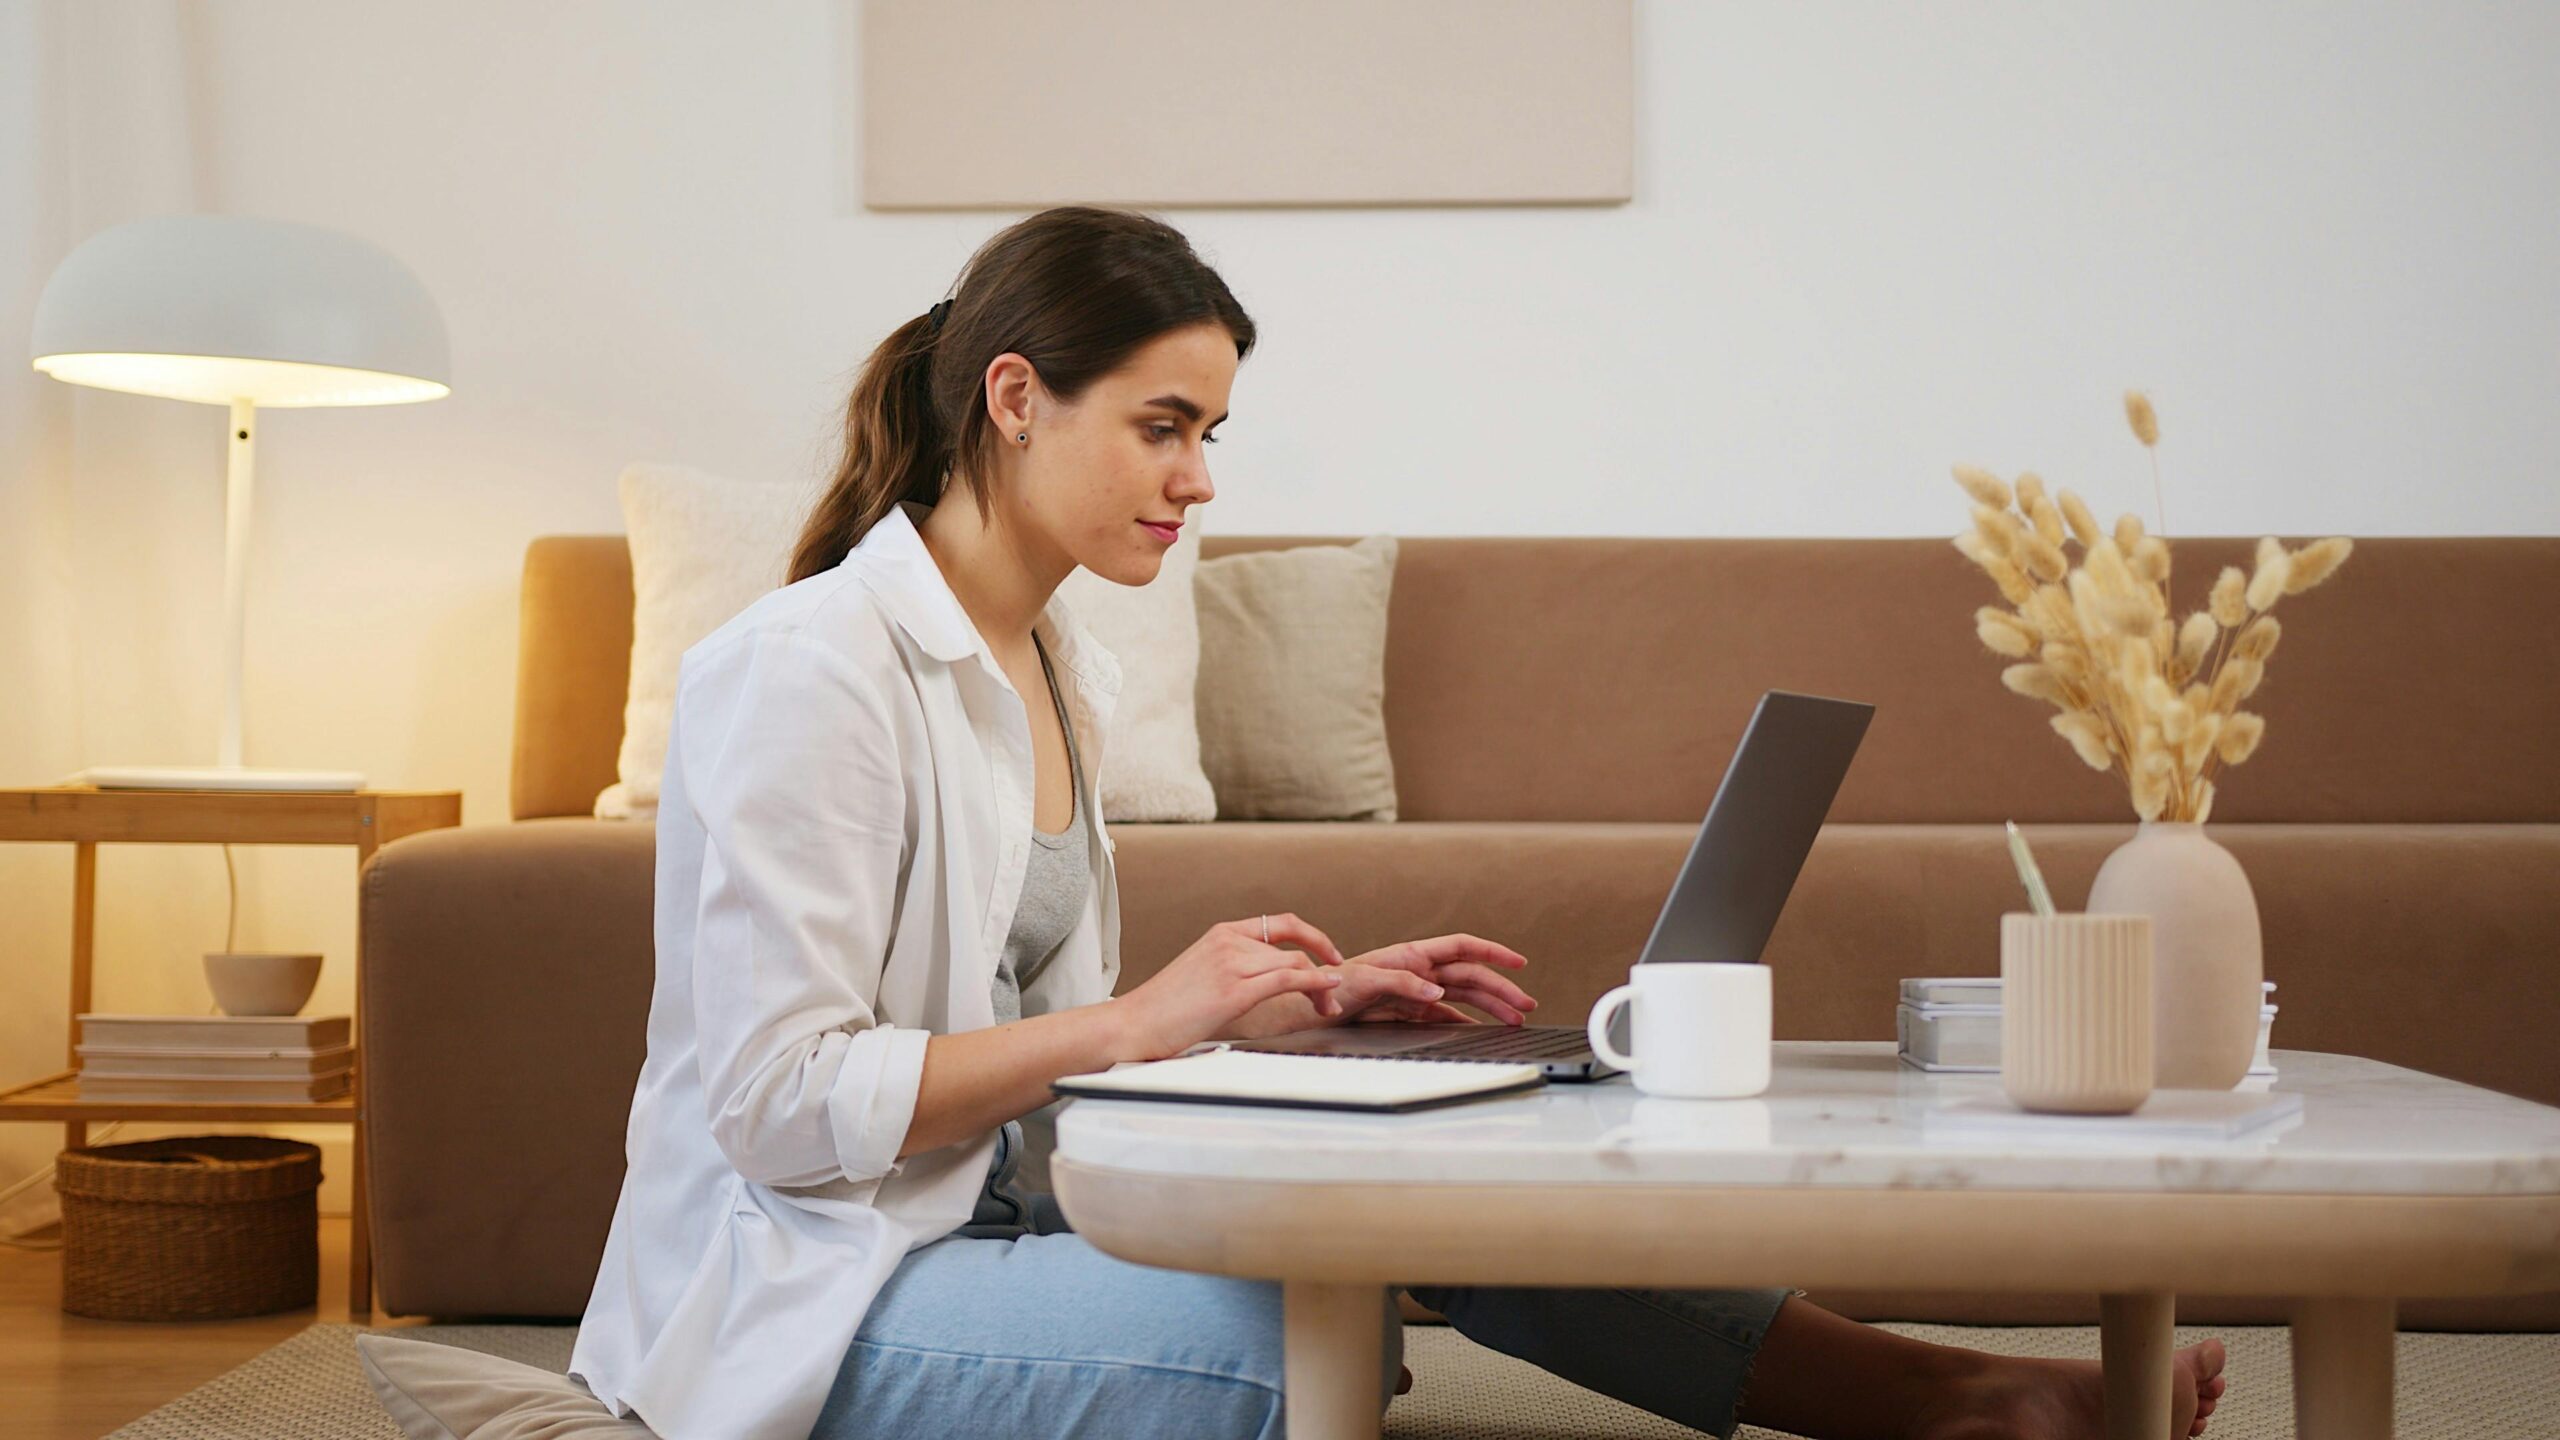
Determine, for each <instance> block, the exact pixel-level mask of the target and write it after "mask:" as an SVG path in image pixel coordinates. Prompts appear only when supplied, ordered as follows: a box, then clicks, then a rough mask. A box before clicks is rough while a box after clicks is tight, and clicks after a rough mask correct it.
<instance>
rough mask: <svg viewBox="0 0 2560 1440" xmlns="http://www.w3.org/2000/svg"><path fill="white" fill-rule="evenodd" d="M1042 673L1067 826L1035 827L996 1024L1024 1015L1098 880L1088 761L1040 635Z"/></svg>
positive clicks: (1002, 964) (999, 969) (1002, 970)
mask: <svg viewBox="0 0 2560 1440" xmlns="http://www.w3.org/2000/svg"><path fill="white" fill-rule="evenodd" d="M1031 643H1032V646H1033V647H1034V648H1035V649H1038V650H1039V652H1040V673H1041V675H1042V676H1043V677H1044V678H1045V679H1046V680H1047V681H1048V685H1049V701H1050V703H1051V704H1052V705H1054V706H1055V707H1056V708H1057V711H1058V728H1059V729H1060V730H1062V731H1064V732H1065V734H1066V737H1067V773H1068V787H1067V794H1068V805H1069V807H1070V808H1069V812H1068V820H1067V828H1066V829H1065V830H1062V831H1060V832H1059V833H1057V834H1055V835H1052V834H1050V833H1048V832H1047V831H1045V830H1042V829H1040V828H1039V827H1038V826H1036V825H1035V826H1033V827H1032V830H1031V858H1030V861H1029V862H1028V863H1027V864H1026V865H1025V866H1024V868H1023V872H1022V901H1021V904H1020V905H1019V906H1018V907H1017V908H1016V909H1015V910H1014V912H1013V929H1012V931H1011V933H1009V934H1007V935H1006V936H1005V938H1004V954H1003V955H1002V956H1001V957H1000V958H999V959H998V960H997V961H996V978H995V986H994V991H993V998H994V1001H995V1011H996V1023H997V1024H999V1025H1002V1024H1005V1023H1006V1022H1008V1021H1013V1020H1019V1019H1021V1018H1022V987H1023V986H1025V985H1028V984H1030V983H1032V982H1033V981H1035V980H1037V979H1039V978H1040V975H1041V972H1042V971H1044V970H1047V969H1048V968H1049V962H1050V961H1052V960H1055V959H1056V958H1057V957H1058V950H1059V948H1060V947H1061V946H1062V945H1064V944H1065V942H1066V938H1067V932H1068V931H1070V930H1073V929H1075V928H1076V920H1077V919H1078V918H1079V917H1080V916H1082V915H1083V914H1084V902H1085V893H1086V891H1087V890H1089V889H1090V888H1091V887H1092V884H1093V863H1092V860H1091V858H1090V854H1089V851H1088V849H1087V846H1088V840H1087V835H1088V833H1089V829H1090V827H1089V825H1088V823H1087V822H1088V819H1089V817H1088V816H1086V814H1085V806H1084V804H1083V799H1082V797H1083V794H1084V761H1083V759H1082V758H1081V757H1080V756H1078V755H1077V753H1076V727H1075V726H1074V725H1073V724H1071V723H1069V721H1068V720H1067V702H1066V698H1065V697H1064V696H1062V695H1060V694H1059V693H1058V677H1057V673H1056V672H1055V671H1053V670H1051V669H1050V668H1049V652H1048V650H1047V648H1046V647H1043V646H1041V645H1040V640H1039V637H1038V636H1036V635H1035V636H1033V637H1032V641H1031Z"/></svg>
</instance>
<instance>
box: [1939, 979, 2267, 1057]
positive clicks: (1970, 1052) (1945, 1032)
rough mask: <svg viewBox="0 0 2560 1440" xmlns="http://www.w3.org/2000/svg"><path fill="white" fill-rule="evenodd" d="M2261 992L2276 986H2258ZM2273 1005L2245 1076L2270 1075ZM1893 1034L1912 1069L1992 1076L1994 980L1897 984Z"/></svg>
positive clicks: (2261, 1020)
mask: <svg viewBox="0 0 2560 1440" xmlns="http://www.w3.org/2000/svg"><path fill="white" fill-rule="evenodd" d="M2263 988H2264V990H2266V991H2273V990H2274V989H2275V988H2276V986H2275V982H2274V981H2272V980H2269V981H2266V982H2264V986H2263ZM2275 1020H2276V1007H2275V1005H2274V1004H2273V1003H2271V1002H2270V1003H2265V1004H2261V1005H2260V1006H2259V1007H2258V1048H2257V1053H2256V1055H2255V1056H2254V1057H2253V1058H2252V1059H2251V1060H2250V1062H2249V1071H2248V1073H2250V1074H2252V1075H2273V1074H2274V1073H2276V1067H2275V1062H2274V1061H2273V1060H2272V1059H2270V1058H2269V1056H2268V1054H2267V1045H2268V1042H2269V1040H2270V1039H2272V1038H2273V1033H2274V1027H2275ZM1893 1035H1894V1039H1895V1040H1896V1041H1897V1042H1898V1047H1897V1053H1899V1054H1900V1056H1901V1057H1902V1062H1903V1063H1904V1064H1906V1065H1909V1066H1911V1067H1912V1068H1913V1069H1915V1070H1929V1071H1955V1072H1960V1073H1962V1072H1974V1073H1982V1072H1988V1073H1997V1072H1998V1071H1999V1069H2000V979H1999V977H1998V976H1996V975H1995V976H1955V977H1932V978H1924V979H1910V980H1904V981H1903V982H1902V999H1901V1001H1900V1002H1899V1003H1898V1004H1896V1005H1895V1006H1894V1007H1893Z"/></svg>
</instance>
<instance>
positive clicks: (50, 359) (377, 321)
mask: <svg viewBox="0 0 2560 1440" xmlns="http://www.w3.org/2000/svg"><path fill="white" fill-rule="evenodd" d="M30 348H31V351H32V356H33V359H34V361H35V367H36V368H37V369H38V370H41V371H43V372H45V373H46V374H48V375H51V376H53V377H54V378H55V379H57V380H65V381H69V382H70V383H72V384H74V385H93V386H97V387H99V388H101V389H106V390H123V391H128V392H131V393H133V394H136V395H159V396H165V397H167V398H169V399H172V400H198V401H203V402H205V403H207V404H215V405H221V404H229V403H231V402H233V401H237V400H248V401H252V402H254V403H256V404H257V405H259V406H262V407H294V406H310V405H399V404H405V403H409V402H413V401H418V400H435V399H440V398H442V397H443V396H444V395H446V394H448V393H450V391H451V388H452V387H451V385H450V383H449V379H450V366H449V360H448V356H447V346H446V343H445V331H444V317H443V315H442V314H440V313H439V312H438V311H437V309H436V303H435V300H434V298H433V297H431V296H430V295H428V293H427V288H426V286H424V285H423V284H420V283H419V281H418V277H417V276H416V275H414V274H412V273H410V270H409V267H408V266H406V265H403V264H401V263H400V262H399V261H398V260H395V259H393V258H392V257H391V256H390V255H388V254H386V253H384V252H383V251H382V250H380V249H378V248H376V247H375V246H373V245H371V244H369V243H367V242H365V241H363V240H359V239H357V238H355V237H354V236H352V235H344V234H340V233H339V232H337V231H335V230H327V229H323V228H321V227H319V226H316V225H301V224H296V223H293V222H290V221H283V220H263V219H255V218H251V217H248V216H237V215H167V216H160V217H157V218H153V219H148V220H131V221H127V222H126V223H124V224H122V225H117V226H114V227H112V228H110V229H106V230H101V231H99V232H98V233H97V234H95V235H92V236H90V237H89V238H88V239H87V240H86V241H84V242H82V243H81V245H80V247H79V248H78V249H76V250H74V251H72V252H71V253H70V254H69V255H68V256H66V257H64V259H63V261H62V263H61V264H60V265H58V266H56V267H55V268H54V272H53V277H52V278H51V279H50V280H48V281H46V282H45V287H44V294H43V295H42V296H40V297H39V298H38V299H37V301H36V313H35V328H34V335H33V344H32V345H31V347H30Z"/></svg>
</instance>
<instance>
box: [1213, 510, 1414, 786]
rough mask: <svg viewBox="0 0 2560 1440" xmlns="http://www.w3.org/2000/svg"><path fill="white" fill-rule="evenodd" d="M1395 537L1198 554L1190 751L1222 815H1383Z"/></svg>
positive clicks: (1389, 769)
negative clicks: (1196, 752)
mask: <svg viewBox="0 0 2560 1440" xmlns="http://www.w3.org/2000/svg"><path fill="white" fill-rule="evenodd" d="M1395 571H1396V540H1395V537H1394V536H1392V535H1372V536H1369V537H1368V538H1366V539H1363V540H1361V541H1359V542H1358V543H1357V544H1352V545H1302V546H1297V547H1295V548H1292V549H1286V550H1262V551H1254V552H1251V553H1247V554H1242V555H1221V556H1219V557H1218V558H1216V559H1214V560H1203V561H1201V562H1200V567H1199V571H1198V573H1197V574H1196V576H1195V577H1194V579H1193V585H1192V589H1193V594H1194V597H1195V598H1196V600H1197V602H1198V606H1199V615H1200V680H1199V695H1198V700H1197V708H1198V713H1199V723H1200V761H1201V766H1202V768H1203V769H1205V770H1206V771H1207V772H1208V775H1209V783H1210V785H1211V787H1212V788H1213V789H1214V790H1215V791H1216V792H1217V797H1218V816H1219V818H1220V819H1230V820H1393V819H1394V818H1396V777H1395V767H1394V765H1393V764H1392V763H1391V762H1390V760H1389V758H1388V755H1387V719H1386V693H1387V597H1388V593H1389V591H1391V590H1392V589H1393V588H1394V585H1395Z"/></svg>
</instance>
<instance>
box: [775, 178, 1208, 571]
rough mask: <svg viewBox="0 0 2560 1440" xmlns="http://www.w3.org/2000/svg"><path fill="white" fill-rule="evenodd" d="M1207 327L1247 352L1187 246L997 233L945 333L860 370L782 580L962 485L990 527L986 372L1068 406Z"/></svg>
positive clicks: (1103, 230)
mask: <svg viewBox="0 0 2560 1440" xmlns="http://www.w3.org/2000/svg"><path fill="white" fill-rule="evenodd" d="M1202 321H1214V322H1216V323H1218V324H1220V325H1223V326H1225V327H1226V329H1227V333H1228V334H1230V335H1232V336H1234V337H1235V342H1236V358H1237V359H1238V360H1242V359H1243V358H1244V357H1245V356H1246V355H1247V354H1249V353H1251V352H1252V350H1253V339H1254V326H1253V321H1252V319H1251V317H1249V316H1247V315H1246V314H1245V312H1244V307H1243V306H1241V305H1238V304H1237V303H1236V298H1235V296H1234V295H1232V294H1230V293H1228V290H1227V286H1226V282H1225V281H1223V280H1220V279H1219V278H1218V272H1216V271H1215V270H1212V269H1210V268H1209V266H1208V265H1207V264H1206V263H1205V262H1203V261H1202V260H1201V259H1200V257H1199V256H1198V255H1197V254H1196V253H1194V252H1193V250H1192V248H1191V242H1190V241H1189V240H1187V239H1185V238H1183V235H1182V232H1181V231H1179V230H1176V229H1174V228H1173V227H1172V226H1170V225H1167V224H1165V223H1164V222H1163V221H1161V220H1157V219H1155V218H1153V217H1151V216H1147V215H1141V214H1138V213H1136V212H1134V211H1126V210H1110V209H1101V208H1097V207H1093V206H1086V205H1063V206H1058V207H1056V208H1054V209H1049V210H1043V211H1041V212H1040V213H1039V214H1037V215H1034V216H1031V217H1030V218H1029V219H1026V220H1022V221H1019V222H1017V223H1016V224H1014V225H1012V226H1010V227H1008V228H1006V229H1004V230H1002V231H1000V232H998V233H997V234H996V235H995V236H994V237H993V238H991V239H989V240H988V241H987V242H986V243H985V244H983V245H981V246H979V247H978V250H977V253H976V254H974V255H971V256H970V257H969V261H968V263H967V264H966V265H965V266H963V267H962V268H961V272H960V279H959V282H958V284H957V285H956V286H955V287H954V292H953V294H952V297H951V300H950V304H949V308H948V312H947V313H946V314H945V316H944V317H943V322H942V325H941V328H940V329H938V330H937V329H936V328H935V327H934V324H933V322H932V320H931V319H930V318H929V316H928V315H922V314H920V315H918V316H917V317H916V318H915V319H912V320H909V321H908V322H907V323H905V324H904V325H901V326H899V327H898V328H897V329H896V330H893V331H891V332H890V334H889V338H887V339H885V340H883V341H881V342H880V346H879V348H878V349H876V350H874V351H872V352H871V358H870V359H869V360H868V361H867V362H865V363H864V365H863V367H862V374H861V376H860V378H859V379H857V380H856V381H855V382H854V386H853V394H852V396H851V397H850V398H849V399H847V401H846V402H845V422H844V458H843V459H842V460H841V461H840V462H839V463H838V464H837V466H836V473H835V478H834V479H833V481H831V482H830V483H829V484H828V486H827V492H826V494H825V495H824V496H823V497H821V498H820V499H819V501H818V503H817V506H816V508H815V509H813V510H812V511H811V512H810V515H809V520H808V523H807V525H805V526H804V527H803V528H802V530H801V532H800V542H799V544H798V545H797V546H796V547H795V548H794V550H793V552H792V556H791V571H790V578H791V580H792V581H795V582H796V581H800V580H805V579H807V578H808V577H809V576H812V575H815V574H818V573H819V572H821V571H824V570H828V569H831V568H833V567H834V566H835V565H837V564H839V563H841V562H842V561H843V559H844V557H845V555H846V554H847V552H849V551H851V550H852V549H853V547H854V545H855V543H856V542H858V541H859V540H861V538H862V537H863V535H864V534H865V533H866V532H868V531H869V530H870V529H871V527H872V526H873V525H876V524H878V523H879V522H880V520H881V518H882V517H883V516H885V515H887V514H888V513H889V511H890V510H891V509H892V508H894V507H895V506H896V505H897V504H898V503H899V502H900V501H905V500H913V501H916V502H917V503H919V504H924V505H933V504H936V503H939V502H940V500H941V499H942V496H943V494H944V491H945V489H946V488H947V486H948V483H949V482H950V481H951V480H952V479H954V478H957V479H958V480H959V481H960V483H961V484H962V486H963V487H964V488H965V489H967V490H968V491H969V493H970V496H971V498H972V499H974V500H975V501H976V502H977V506H978V513H979V514H980V515H981V516H984V515H986V514H988V512H989V509H990V497H989V496H988V494H987V488H986V485H985V483H984V481H983V479H982V478H981V477H982V476H983V475H984V474H985V473H986V469H985V466H984V463H983V462H984V460H985V458H986V447H987V446H988V444H989V442H990V439H991V435H990V432H989V428H988V422H987V406H986V398H985V384H984V380H985V376H986V369H987V365H988V362H990V361H992V360H994V359H995V357H997V356H998V355H1002V354H1005V353H1007V352H1011V353H1014V354H1017V355H1020V356H1022V357H1023V358H1024V359H1026V360H1028V361H1030V362H1031V366H1032V368H1033V369H1034V370H1036V371H1037V372H1039V376H1040V383H1041V385H1042V387H1043V388H1045V389H1046V390H1048V392H1049V393H1050V394H1052V395H1055V396H1056V397H1058V399H1059V400H1061V401H1063V402H1065V403H1068V404H1073V403H1074V402H1075V400H1076V399H1077V397H1079V396H1081V395H1082V394H1083V393H1084V392H1085V390H1086V389H1087V388H1088V387H1090V386H1091V385H1092V384H1093V382H1094V381H1096V380H1099V379H1101V378H1102V377H1103V376H1105V375H1107V374H1109V373H1111V371H1113V370H1114V369H1116V368H1118V367H1119V366H1120V365H1121V364H1122V363H1123V362H1125V361H1126V360H1127V359H1128V358H1129V356H1130V355H1131V354H1133V353H1134V352H1136V351H1137V350H1138V349H1139V348H1140V347H1141V346H1144V345H1145V344H1147V342H1149V341H1151V340H1153V339H1155V338H1156V337H1157V336H1159V335H1162V334H1164V333H1165V332H1167V331H1170V330H1177V329H1180V328H1182V327H1184V326H1186V325H1194V324H1198V323H1200V322H1202Z"/></svg>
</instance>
